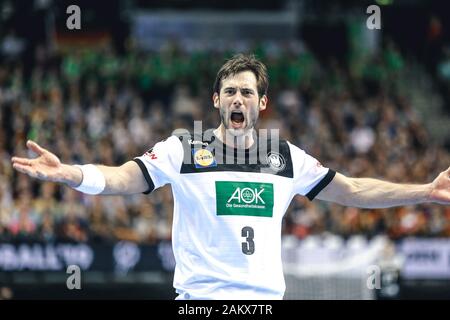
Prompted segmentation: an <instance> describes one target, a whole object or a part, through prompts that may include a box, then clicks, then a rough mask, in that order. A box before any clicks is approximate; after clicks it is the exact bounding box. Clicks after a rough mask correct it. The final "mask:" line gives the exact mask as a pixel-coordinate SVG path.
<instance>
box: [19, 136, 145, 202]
mask: <svg viewBox="0 0 450 320" xmlns="http://www.w3.org/2000/svg"><path fill="white" fill-rule="evenodd" d="M27 147H28V148H29V149H30V150H32V151H34V152H35V153H36V154H37V155H38V157H37V158H34V159H28V158H19V157H13V158H12V159H11V161H12V165H13V168H14V169H16V170H17V171H20V172H22V173H25V174H27V175H29V176H30V177H33V178H37V179H40V180H44V181H53V182H59V183H64V184H66V185H68V186H69V187H72V188H75V187H77V186H79V185H80V184H81V182H82V179H83V173H82V171H81V169H80V168H79V167H76V166H73V165H68V164H64V163H61V161H60V160H59V158H58V157H57V156H56V155H54V154H53V153H51V152H50V151H48V150H46V149H44V148H42V147H40V146H39V145H38V144H37V143H35V142H33V141H30V140H29V141H27ZM96 167H97V168H98V169H99V170H100V171H101V172H102V173H103V175H104V177H105V189H104V190H103V191H102V192H101V194H119V195H120V194H134V193H141V192H144V191H146V190H147V189H148V184H147V182H146V181H145V178H144V176H143V174H142V171H141V169H140V168H139V166H138V165H137V163H135V162H134V161H128V162H126V163H125V164H123V165H122V166H119V167H108V166H103V165H96Z"/></svg>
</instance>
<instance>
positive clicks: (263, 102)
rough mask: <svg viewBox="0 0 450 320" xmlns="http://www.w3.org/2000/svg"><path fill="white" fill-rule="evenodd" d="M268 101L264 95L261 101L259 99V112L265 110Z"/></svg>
mask: <svg viewBox="0 0 450 320" xmlns="http://www.w3.org/2000/svg"><path fill="white" fill-rule="evenodd" d="M268 101H269V99H268V98H267V96H266V95H263V96H262V97H261V99H259V111H263V110H266V107H267V102H268Z"/></svg>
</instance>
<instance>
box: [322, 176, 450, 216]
mask: <svg viewBox="0 0 450 320" xmlns="http://www.w3.org/2000/svg"><path fill="white" fill-rule="evenodd" d="M316 198H317V199H320V200H325V201H331V202H336V203H339V204H341V205H344V206H351V207H359V208H388V207H395V206H403V205H414V204H418V203H423V202H435V203H439V204H443V205H450V168H448V169H447V170H446V171H443V172H441V173H440V174H439V176H438V177H437V178H436V179H434V181H433V182H432V183H429V184H399V183H391V182H386V181H382V180H378V179H371V178H349V177H346V176H344V175H342V174H339V173H336V176H335V177H334V179H333V180H332V181H331V182H330V184H329V185H328V186H326V187H325V188H324V189H323V190H322V191H321V192H320V193H319V194H318V195H317V197H316Z"/></svg>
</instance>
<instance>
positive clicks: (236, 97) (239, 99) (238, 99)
mask: <svg viewBox="0 0 450 320" xmlns="http://www.w3.org/2000/svg"><path fill="white" fill-rule="evenodd" d="M241 105H242V94H241V93H240V92H239V91H237V92H236V94H235V95H234V98H233V106H234V107H240V106H241Z"/></svg>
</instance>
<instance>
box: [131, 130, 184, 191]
mask: <svg viewBox="0 0 450 320" xmlns="http://www.w3.org/2000/svg"><path fill="white" fill-rule="evenodd" d="M133 160H134V161H135V162H136V163H137V164H138V165H139V167H140V168H141V170H142V174H143V175H144V177H145V180H146V181H147V183H148V190H147V191H145V192H144V193H145V194H149V193H150V192H152V191H153V190H155V189H158V188H159V187H162V186H164V185H166V184H168V183H173V182H174V181H175V180H176V179H177V177H178V175H179V174H180V168H181V164H182V161H183V146H182V144H181V141H180V139H179V138H178V137H176V136H171V137H169V138H167V139H166V140H163V141H161V142H158V143H157V144H155V145H154V146H153V148H151V149H150V150H148V151H147V152H146V153H144V154H143V155H142V156H140V157H135V158H134V159H133Z"/></svg>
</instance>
